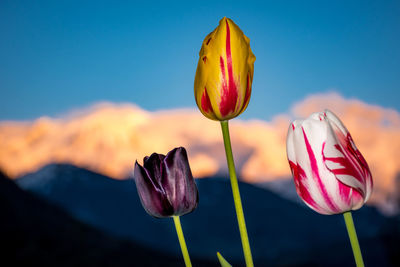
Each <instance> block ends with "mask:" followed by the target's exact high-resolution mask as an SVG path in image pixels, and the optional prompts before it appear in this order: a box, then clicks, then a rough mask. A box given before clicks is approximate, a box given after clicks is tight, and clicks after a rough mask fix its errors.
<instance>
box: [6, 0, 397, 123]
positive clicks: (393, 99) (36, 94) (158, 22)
mask: <svg viewBox="0 0 400 267" xmlns="http://www.w3.org/2000/svg"><path fill="white" fill-rule="evenodd" d="M399 3H400V2H398V1H274V2H272V1H271V2H270V1H259V2H252V1H246V2H245V1H222V2H218V3H214V1H196V2H194V1H182V2H177V1H166V2H155V1H152V2H145V1H141V2H132V1H121V2H119V1H4V0H3V1H1V2H0V36H1V37H0V38H1V41H0V120H15V119H16V120H26V119H33V118H37V117H39V116H43V115H47V116H55V115H59V114H62V113H64V112H66V111H68V110H70V109H74V108H80V107H86V106H88V105H90V104H93V103H95V102H98V101H112V102H132V103H136V104H137V105H139V106H141V107H142V108H145V109H147V110H160V109H169V108H179V107H195V101H194V96H193V80H194V74H195V71H196V66H197V60H198V52H199V50H200V46H201V43H202V41H203V38H204V37H205V36H206V35H207V34H208V33H209V32H211V31H212V30H213V29H214V28H215V27H216V26H217V25H218V21H219V20H220V19H221V18H222V17H223V16H227V17H229V18H231V19H233V20H234V21H235V23H236V24H238V25H239V27H241V29H242V30H243V31H244V32H245V34H246V35H247V36H248V37H249V38H250V40H251V46H252V50H253V52H254V54H255V55H256V57H257V60H256V62H255V73H254V83H253V93H252V97H251V100H250V104H249V107H248V109H247V111H245V113H244V114H243V115H242V116H241V118H245V119H249V118H260V119H267V120H268V119H270V118H272V117H273V116H274V115H275V114H278V113H282V112H287V111H288V110H289V109H290V107H291V106H292V105H293V104H294V103H295V102H297V101H299V100H301V99H303V98H304V97H306V96H307V95H309V94H314V93H319V92H327V91H331V90H335V91H337V92H339V93H340V94H342V95H343V96H344V97H346V98H357V99H360V100H362V101H364V102H367V103H371V104H377V105H381V106H384V107H390V108H394V109H396V110H398V111H399V110H400V104H399V99H400V92H399V91H400V16H399V14H400V4H399Z"/></svg>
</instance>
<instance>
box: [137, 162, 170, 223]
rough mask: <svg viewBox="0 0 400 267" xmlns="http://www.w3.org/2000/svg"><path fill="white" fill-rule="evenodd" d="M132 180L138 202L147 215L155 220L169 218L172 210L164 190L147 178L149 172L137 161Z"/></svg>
mask: <svg viewBox="0 0 400 267" xmlns="http://www.w3.org/2000/svg"><path fill="white" fill-rule="evenodd" d="M134 178H135V183H136V188H137V191H138V195H139V199H140V202H141V203H142V206H143V207H144V209H145V210H146V212H147V213H148V214H150V215H151V216H154V217H157V218H163V217H168V216H171V215H172V214H173V212H174V209H173V207H172V205H171V203H170V202H169V200H168V199H167V197H166V194H165V192H164V190H163V189H162V188H161V187H160V186H159V184H158V183H155V181H154V179H152V178H151V177H149V171H148V170H146V169H145V168H143V167H142V166H141V165H140V164H139V163H138V162H137V161H136V163H135V172H134Z"/></svg>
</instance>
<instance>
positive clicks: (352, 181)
mask: <svg viewBox="0 0 400 267" xmlns="http://www.w3.org/2000/svg"><path fill="white" fill-rule="evenodd" d="M325 114H326V119H327V122H328V125H329V133H328V138H327V140H326V144H325V146H324V148H323V160H324V163H325V165H326V167H327V168H328V169H329V170H330V171H331V172H332V173H334V174H335V176H336V178H337V179H338V180H339V181H341V182H342V183H344V184H346V185H347V186H350V187H353V188H354V189H355V190H357V191H359V192H360V193H361V195H362V197H363V198H364V201H367V200H368V199H369V197H370V195H371V191H372V175H371V172H370V170H369V167H368V164H367V162H366V161H365V159H364V157H363V156H362V154H361V153H360V151H359V150H358V149H357V147H356V146H355V144H354V141H353V139H352V137H351V135H350V133H349V132H348V130H347V129H346V127H345V126H344V125H343V123H342V122H341V121H340V120H339V118H337V117H336V116H335V115H334V114H333V113H332V112H330V111H328V110H327V111H325Z"/></svg>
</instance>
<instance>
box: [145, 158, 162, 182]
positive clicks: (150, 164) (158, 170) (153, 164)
mask: <svg viewBox="0 0 400 267" xmlns="http://www.w3.org/2000/svg"><path fill="white" fill-rule="evenodd" d="M164 158H165V156H164V155H162V154H157V153H153V154H151V156H150V157H145V158H144V159H143V167H144V169H145V170H146V172H147V173H148V174H149V178H150V179H152V180H153V181H155V182H157V183H160V180H161V177H162V172H163V170H162V162H163V160H164Z"/></svg>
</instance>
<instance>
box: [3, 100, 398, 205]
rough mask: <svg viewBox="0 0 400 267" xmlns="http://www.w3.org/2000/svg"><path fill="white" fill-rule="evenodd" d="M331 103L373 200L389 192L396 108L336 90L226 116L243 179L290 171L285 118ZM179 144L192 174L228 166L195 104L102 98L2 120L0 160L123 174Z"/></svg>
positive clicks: (216, 130) (20, 166)
mask: <svg viewBox="0 0 400 267" xmlns="http://www.w3.org/2000/svg"><path fill="white" fill-rule="evenodd" d="M324 108H329V109H331V110H332V111H333V112H335V113H336V114H337V115H338V116H339V117H340V118H341V119H342V121H343V122H344V123H345V125H346V126H347V128H348V129H349V131H350V132H351V134H352V136H353V139H354V140H355V142H356V145H357V146H358V148H359V149H360V151H361V152H362V153H363V155H364V156H365V158H366V160H367V161H368V163H369V165H370V168H371V171H372V173H373V176H374V183H375V189H374V194H373V199H372V201H385V199H386V198H387V196H388V195H390V194H393V193H394V192H393V191H394V188H395V182H394V180H395V177H396V175H397V174H398V173H400V114H399V113H398V112H397V111H395V110H391V109H385V108H383V107H379V106H373V105H369V104H366V103H363V102H361V101H359V100H356V99H345V98H343V97H342V96H340V95H338V94H336V93H328V94H319V95H312V96H309V97H307V98H306V99H304V100H303V101H301V102H299V103H297V104H295V105H294V106H293V108H292V110H291V113H290V114H281V115H278V116H276V117H275V118H274V119H273V120H272V121H270V122H266V121H261V120H250V121H242V120H240V119H235V120H233V121H232V122H230V124H231V127H230V132H231V137H232V146H233V152H234V156H235V163H236V167H237V169H238V172H239V173H240V175H241V177H243V179H244V180H246V181H248V182H263V181H271V180H276V179H283V178H288V177H290V170H289V167H288V164H287V159H286V149H285V142H286V132H287V127H288V125H289V123H290V120H291V118H301V117H307V116H308V115H309V114H310V113H312V112H316V111H321V110H323V109H324ZM178 146H184V147H186V148H187V150H188V155H189V161H190V164H191V167H192V171H193V174H194V176H195V177H204V176H211V175H215V174H222V175H226V174H227V167H226V159H225V154H224V153H225V152H224V149H223V143H222V134H221V130H220V126H219V123H217V122H214V121H210V120H208V119H206V118H204V117H203V116H202V115H201V114H200V112H198V111H197V110H194V109H176V110H165V111H157V112H148V111H145V110H143V109H141V108H139V107H137V106H135V105H132V104H111V103H100V104H97V105H94V106H92V107H90V108H86V109H83V110H77V111H74V112H72V113H69V114H67V115H65V116H63V117H60V118H48V117H43V118H39V119H37V120H34V121H28V122H0V168H1V169H3V170H4V171H5V172H6V173H7V174H9V175H10V176H13V177H17V176H20V175H22V174H25V173H27V172H32V171H35V170H36V169H37V168H40V167H41V166H44V165H46V164H48V163H51V162H67V163H72V164H75V165H77V166H81V167H85V168H88V169H91V170H94V171H97V172H100V173H103V174H106V175H109V176H111V177H114V178H117V179H121V178H126V177H127V176H130V175H132V171H133V165H134V162H135V160H138V162H139V163H142V159H143V157H144V156H146V155H150V154H151V153H153V152H158V153H163V154H165V153H167V152H168V151H169V150H171V149H172V148H174V147H178Z"/></svg>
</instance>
